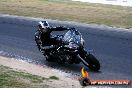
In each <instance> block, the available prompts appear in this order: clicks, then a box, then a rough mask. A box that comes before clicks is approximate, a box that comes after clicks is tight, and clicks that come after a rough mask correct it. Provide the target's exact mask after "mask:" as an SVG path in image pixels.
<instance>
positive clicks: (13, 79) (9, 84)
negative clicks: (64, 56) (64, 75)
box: [0, 66, 59, 88]
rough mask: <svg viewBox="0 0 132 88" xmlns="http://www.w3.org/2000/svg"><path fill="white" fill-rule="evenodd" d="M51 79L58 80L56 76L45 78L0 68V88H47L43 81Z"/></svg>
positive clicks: (3, 67)
mask: <svg viewBox="0 0 132 88" xmlns="http://www.w3.org/2000/svg"><path fill="white" fill-rule="evenodd" d="M51 79H55V80H59V78H58V77H56V76H51V77H50V78H45V77H41V76H37V75H32V74H29V73H25V72H17V71H14V70H12V69H11V68H9V67H5V66H0V88H49V85H46V84H44V83H43V81H44V80H47V81H48V80H51Z"/></svg>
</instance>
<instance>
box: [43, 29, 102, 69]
mask: <svg viewBox="0 0 132 88" xmlns="http://www.w3.org/2000/svg"><path fill="white" fill-rule="evenodd" d="M57 38H58V39H61V41H62V43H61V44H58V47H56V49H53V50H51V51H50V52H46V53H47V54H46V55H44V56H45V57H46V60H47V61H56V62H58V63H64V62H67V63H69V64H73V63H75V64H79V63H80V62H82V63H83V64H84V65H86V66H87V67H89V68H90V69H91V70H93V71H98V70H99V69H100V63H99V61H98V60H97V59H96V58H95V57H94V56H93V55H92V54H91V53H90V52H88V53H87V51H85V49H84V40H83V38H82V35H81V33H80V32H79V31H78V30H75V29H74V30H69V31H67V32H66V33H65V34H64V35H57Z"/></svg>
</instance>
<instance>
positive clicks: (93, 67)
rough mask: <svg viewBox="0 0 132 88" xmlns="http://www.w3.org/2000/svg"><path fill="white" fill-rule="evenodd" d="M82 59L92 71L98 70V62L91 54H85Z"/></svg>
mask: <svg viewBox="0 0 132 88" xmlns="http://www.w3.org/2000/svg"><path fill="white" fill-rule="evenodd" d="M84 60H85V61H86V62H87V63H88V65H86V64H85V63H84V64H85V65H86V66H87V67H89V68H90V69H91V70H93V71H99V70H100V63H99V61H98V60H97V59H96V58H95V57H94V56H93V55H92V54H88V55H86V56H85V59H84Z"/></svg>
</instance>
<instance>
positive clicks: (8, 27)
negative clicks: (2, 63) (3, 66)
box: [0, 16, 132, 80]
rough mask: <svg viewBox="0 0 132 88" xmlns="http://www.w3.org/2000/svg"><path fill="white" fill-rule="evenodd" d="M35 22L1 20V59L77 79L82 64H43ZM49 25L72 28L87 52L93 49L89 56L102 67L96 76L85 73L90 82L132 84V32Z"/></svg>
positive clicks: (19, 19) (60, 23)
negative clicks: (124, 80)
mask: <svg viewBox="0 0 132 88" xmlns="http://www.w3.org/2000/svg"><path fill="white" fill-rule="evenodd" d="M38 20H40V19H32V18H26V19H25V18H24V17H10V16H1V17H0V55H6V56H9V57H15V58H18V59H22V60H26V61H28V62H32V63H36V64H39V65H43V66H48V67H51V68H55V69H59V70H61V71H64V72H67V73H70V74H73V75H75V74H76V75H80V70H81V67H82V66H84V65H83V64H79V65H69V64H63V65H58V64H56V63H49V62H46V61H45V58H44V57H43V56H42V54H41V53H40V52H39V51H38V49H37V47H36V45H35V42H34V33H35V31H36V26H35V25H36V24H37V21H38ZM49 22H50V25H52V26H56V25H58V26H59V25H64V26H68V27H75V28H77V29H78V30H79V31H80V32H81V33H82V35H83V38H84V40H85V48H86V50H90V49H93V52H92V53H93V54H94V55H95V56H96V57H97V58H98V60H99V61H100V63H101V69H100V71H99V72H92V71H91V70H89V69H87V70H88V71H89V77H90V78H91V79H129V80H132V31H128V30H125V29H122V30H121V29H115V28H110V27H106V26H99V27H98V26H97V25H92V26H91V25H86V24H81V23H76V22H61V21H52V20H49ZM119 30H120V31H119ZM58 33H59V32H58Z"/></svg>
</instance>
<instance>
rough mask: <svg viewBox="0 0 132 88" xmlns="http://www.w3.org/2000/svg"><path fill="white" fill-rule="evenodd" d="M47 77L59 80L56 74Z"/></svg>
mask: <svg viewBox="0 0 132 88" xmlns="http://www.w3.org/2000/svg"><path fill="white" fill-rule="evenodd" d="M49 79H53V80H59V78H58V77H56V76H50V77H49Z"/></svg>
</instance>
